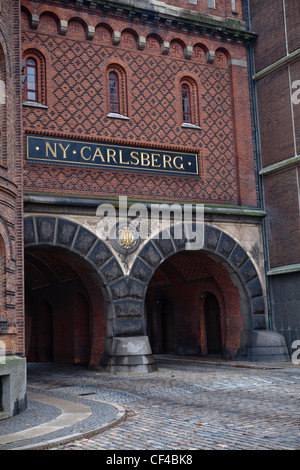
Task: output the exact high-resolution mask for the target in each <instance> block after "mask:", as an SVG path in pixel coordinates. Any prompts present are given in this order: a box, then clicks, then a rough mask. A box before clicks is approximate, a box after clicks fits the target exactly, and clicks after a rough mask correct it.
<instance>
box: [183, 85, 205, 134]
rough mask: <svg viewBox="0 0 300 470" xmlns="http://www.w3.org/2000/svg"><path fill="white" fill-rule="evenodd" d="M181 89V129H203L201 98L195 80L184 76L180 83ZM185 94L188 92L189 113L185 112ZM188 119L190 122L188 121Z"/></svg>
mask: <svg viewBox="0 0 300 470" xmlns="http://www.w3.org/2000/svg"><path fill="white" fill-rule="evenodd" d="M179 87H180V100H181V103H180V105H181V109H180V119H181V127H186V128H193V129H201V127H200V116H199V113H200V110H199V98H198V85H197V83H196V81H195V79H194V78H192V77H189V76H184V77H182V78H181V79H180V81H179ZM183 92H187V94H188V96H187V100H188V107H189V109H188V111H187V112H185V110H184V104H183ZM186 118H187V119H188V120H186Z"/></svg>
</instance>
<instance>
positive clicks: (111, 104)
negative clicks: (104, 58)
mask: <svg viewBox="0 0 300 470" xmlns="http://www.w3.org/2000/svg"><path fill="white" fill-rule="evenodd" d="M126 81H127V80H126V73H125V70H124V69H123V67H121V66H120V65H119V64H110V65H109V66H108V67H107V70H106V83H107V110H108V116H109V117H123V118H128V103H127V85H126Z"/></svg>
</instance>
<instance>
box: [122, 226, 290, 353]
mask: <svg viewBox="0 0 300 470" xmlns="http://www.w3.org/2000/svg"><path fill="white" fill-rule="evenodd" d="M173 233H174V230H173V229H171V233H170V236H169V238H168V237H162V233H161V234H160V236H159V237H158V238H155V239H151V240H149V241H148V242H147V243H146V244H145V245H144V246H143V248H142V249H141V251H140V252H139V253H138V256H137V258H136V260H135V262H134V264H133V266H132V269H131V272H130V276H128V277H127V278H126V279H125V278H123V279H121V280H120V281H119V282H118V283H116V284H115V285H114V286H113V289H115V288H116V289H117V290H118V291H119V292H121V291H123V294H122V295H121V296H120V297H123V298H124V297H125V296H126V302H127V310H128V312H130V313H131V320H130V322H131V325H132V327H133V325H134V324H135V325H139V327H138V328H136V329H135V331H133V330H134V328H131V329H130V328H129V330H128V333H129V335H130V334H132V335H135V336H137V335H141V334H142V335H145V326H144V324H143V323H144V318H145V310H144V308H145V307H144V299H145V295H146V292H147V288H148V285H149V282H150V279H151V277H152V275H153V273H154V272H155V271H156V269H157V268H158V267H159V266H160V264H161V263H163V262H164V261H165V260H167V259H168V258H169V257H170V256H172V255H174V254H176V253H178V252H180V251H183V250H185V249H186V241H187V240H186V239H185V238H182V239H175V238H174V237H173V236H172V234H173ZM202 250H203V251H204V252H205V253H207V254H208V255H210V256H212V257H213V259H214V260H217V261H218V262H220V263H221V264H222V265H223V266H224V267H225V268H226V270H227V272H228V274H229V276H230V278H231V279H232V281H233V283H234V284H235V286H237V288H238V290H239V292H240V297H241V302H240V313H241V316H242V318H243V331H242V333H241V339H240V347H239V351H238V357H239V358H246V359H248V360H264V359H265V360H269V357H271V356H270V354H269V353H271V349H268V348H272V351H274V348H275V350H276V354H277V359H278V358H279V356H281V358H282V360H287V357H286V354H285V347H284V345H283V343H282V338H279V337H278V335H276V334H275V333H274V332H270V331H267V329H266V316H265V299H264V295H263V289H262V285H261V281H260V279H259V276H258V273H257V271H256V268H255V266H254V264H253V263H252V261H251V259H250V258H249V256H248V254H247V253H246V251H245V250H244V249H243V248H242V247H241V246H240V244H239V243H237V242H236V240H234V239H233V238H232V237H231V236H230V235H228V234H227V233H225V232H223V231H222V230H220V229H219V228H216V227H214V226H210V225H205V227H204V245H203V248H202ZM125 292H126V293H125ZM123 313H124V311H123ZM128 318H129V317H128ZM122 322H125V316H123V318H122ZM134 322H135V323H134ZM128 325H129V323H128ZM266 335H267V336H266ZM266 338H268V339H267V340H266ZM124 344H125V341H124ZM144 344H145V353H144V354H145V356H147V357H149V349H148V343H147V341H146V340H145V341H144ZM262 348H265V349H264V352H263V353H262ZM125 349H126V348H125ZM125 349H124V350H125ZM150 352H151V351H150Z"/></svg>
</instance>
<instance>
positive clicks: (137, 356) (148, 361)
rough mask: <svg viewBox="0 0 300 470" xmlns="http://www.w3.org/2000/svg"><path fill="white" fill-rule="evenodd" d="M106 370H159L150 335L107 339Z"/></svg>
mask: <svg viewBox="0 0 300 470" xmlns="http://www.w3.org/2000/svg"><path fill="white" fill-rule="evenodd" d="M106 350H107V352H106V361H105V365H104V369H105V370H106V372H135V373H136V372H142V373H145V372H146V373H147V372H154V371H156V370H157V367H156V363H155V360H154V358H153V356H152V350H151V346H150V343H149V339H148V336H126V337H118V336H117V337H114V338H109V339H107V345H106Z"/></svg>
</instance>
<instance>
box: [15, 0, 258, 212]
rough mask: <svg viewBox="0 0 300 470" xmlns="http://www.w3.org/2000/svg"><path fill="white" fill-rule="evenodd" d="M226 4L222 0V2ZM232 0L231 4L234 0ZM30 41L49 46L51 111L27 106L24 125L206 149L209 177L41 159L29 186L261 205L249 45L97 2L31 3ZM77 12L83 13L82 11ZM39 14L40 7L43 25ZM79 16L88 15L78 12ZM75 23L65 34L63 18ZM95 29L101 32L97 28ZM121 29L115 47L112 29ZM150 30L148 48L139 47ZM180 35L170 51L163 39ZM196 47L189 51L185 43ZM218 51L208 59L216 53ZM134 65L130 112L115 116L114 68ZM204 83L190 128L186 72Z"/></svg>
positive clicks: (129, 71)
mask: <svg viewBox="0 0 300 470" xmlns="http://www.w3.org/2000/svg"><path fill="white" fill-rule="evenodd" d="M220 3H222V2H220ZM227 3H230V2H227ZM22 5H23V13H22V49H23V53H26V51H27V50H28V49H32V48H34V49H36V50H37V51H39V52H40V53H41V54H43V60H44V63H45V67H46V84H42V86H45V89H46V100H45V102H46V103H47V109H37V108H34V107H29V106H26V107H25V106H24V107H23V122H24V130H25V131H30V132H36V133H38V134H47V135H55V136H61V137H76V138H81V139H87V138H91V139H94V140H96V141H97V140H102V141H106V142H111V141H112V140H113V141H114V142H116V143H123V144H127V145H128V144H130V145H135V146H145V145H147V146H149V145H153V146H154V147H157V148H164V149H174V150H179V149H181V150H183V151H191V150H192V151H196V152H197V153H198V154H199V166H200V168H201V177H200V180H198V179H191V178H190V179H178V178H176V177H175V178H169V179H168V180H166V178H164V177H155V178H154V177H153V176H145V175H143V176H142V177H140V175H139V174H137V173H133V172H115V171H109V172H107V171H106V172H105V171H95V170H83V169H81V170H80V171H79V170H77V169H74V168H72V169H66V168H62V167H53V166H46V165H43V167H40V166H39V165H33V164H28V163H26V164H25V166H24V190H25V191H26V192H29V191H31V192H32V191H34V192H47V193H60V194H73V195H74V193H75V194H77V195H89V196H90V195H93V196H96V197H116V196H118V195H128V194H130V195H131V197H133V198H140V199H144V200H145V199H157V200H173V201H195V202H210V203H219V204H236V205H247V206H257V196H256V192H255V175H254V164H253V146H252V139H251V120H250V119H251V116H250V113H249V91H248V84H247V68H246V67H241V66H238V65H232V63H231V59H234V61H235V62H234V63H235V64H236V63H237V61H240V62H242V61H246V48H245V46H244V44H241V43H239V42H233V41H226V40H222V38H220V39H215V38H212V37H205V36H202V37H201V36H199V34H198V33H197V34H193V33H191V32H188V31H186V29H181V30H180V29H175V28H174V27H173V28H172V27H169V28H167V27H166V26H164V27H162V26H155V25H153V24H151V23H150V22H141V21H139V20H136V21H134V22H133V21H132V20H130V21H129V19H128V17H127V16H126V15H125V14H121V15H120V16H118V17H116V16H115V15H113V14H112V13H111V14H110V13H107V14H106V13H104V12H103V10H102V9H101V8H97V9H96V10H95V11H93V13H91V12H90V11H89V10H88V9H87V8H86V9H84V8H82V9H80V10H79V11H77V10H76V11H74V8H73V5H72V8H71V6H70V7H69V8H67V5H66V6H65V7H58V6H52V5H47V2H44V3H43V4H39V2H38V3H36V2H26V1H24V2H22ZM75 14H76V18H77V19H75V18H74V16H75ZM32 15H39V21H38V25H37V27H36V28H35V29H32V27H30V25H31V17H32ZM78 18H79V19H78ZM63 20H64V21H68V27H67V31H66V32H65V33H64V34H59V25H60V22H61V21H63ZM90 26H92V27H94V28H95V33H94V35H93V37H92V38H89V37H88V33H87V30H88V27H90ZM115 31H121V32H122V34H121V39H120V42H119V43H118V44H117V45H113V44H112V42H113V40H112V36H113V33H114V32H115ZM141 37H143V38H146V41H145V47H144V48H143V49H142V50H141V48H140V47H139V46H138V43H139V38H141ZM164 42H168V43H170V50H169V52H168V54H163V53H162V52H161V49H162V46H161V44H162V43H164ZM187 46H189V47H190V46H192V47H193V54H192V56H191V58H189V59H185V58H184V55H185V48H186V47H187ZM208 51H213V52H214V53H215V59H214V62H213V63H212V64H208V63H207V59H206V55H205V54H206V53H207V52H208ZM109 64H118V65H119V66H120V67H122V68H123V69H124V71H125V73H126V82H127V90H126V93H127V97H126V98H127V107H128V117H129V120H126V121H124V120H122V119H113V118H109V117H107V114H108V110H107V99H108V96H107V93H108V89H107V67H108V66H109ZM184 76H188V77H191V78H192V79H193V80H195V82H196V86H197V101H198V106H197V108H198V109H197V111H196V112H197V113H198V115H199V123H200V126H201V130H199V129H185V128H182V127H181V124H182V119H181V97H180V86H179V83H180V80H181V79H182V78H183V77H184Z"/></svg>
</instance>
